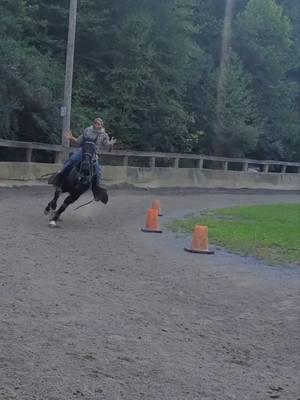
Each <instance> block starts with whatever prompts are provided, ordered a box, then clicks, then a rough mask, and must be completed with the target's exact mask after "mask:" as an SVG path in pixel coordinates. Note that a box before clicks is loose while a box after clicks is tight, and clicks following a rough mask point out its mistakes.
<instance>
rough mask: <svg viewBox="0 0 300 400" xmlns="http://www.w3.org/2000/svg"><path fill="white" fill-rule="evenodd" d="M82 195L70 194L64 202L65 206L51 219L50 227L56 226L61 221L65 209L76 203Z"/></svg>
mask: <svg viewBox="0 0 300 400" xmlns="http://www.w3.org/2000/svg"><path fill="white" fill-rule="evenodd" d="M79 196H80V194H70V195H69V196H68V197H67V198H66V199H65V200H64V202H63V204H62V205H61V206H60V207H59V209H58V210H57V211H56V212H55V214H54V215H53V217H52V218H51V220H50V222H49V226H53V227H55V226H56V222H57V220H58V219H59V217H60V215H61V214H62V213H63V212H64V211H65V209H66V208H67V207H68V206H69V205H70V204H72V203H74V201H76V200H77V199H78V198H79Z"/></svg>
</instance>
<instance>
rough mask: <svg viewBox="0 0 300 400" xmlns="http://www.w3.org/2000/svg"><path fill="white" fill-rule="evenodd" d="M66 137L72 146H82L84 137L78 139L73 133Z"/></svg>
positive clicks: (67, 134)
mask: <svg viewBox="0 0 300 400" xmlns="http://www.w3.org/2000/svg"><path fill="white" fill-rule="evenodd" d="M65 137H66V139H67V140H69V141H70V143H71V144H74V145H76V146H80V144H81V142H82V135H80V136H79V137H78V138H76V137H75V136H73V134H72V132H71V131H70V132H67V133H66V134H65Z"/></svg>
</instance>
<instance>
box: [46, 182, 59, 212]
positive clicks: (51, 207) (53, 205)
mask: <svg viewBox="0 0 300 400" xmlns="http://www.w3.org/2000/svg"><path fill="white" fill-rule="evenodd" d="M60 195H61V189H60V188H56V190H55V193H54V197H53V199H52V200H51V201H50V202H49V203H48V205H47V207H46V208H45V210H44V214H45V215H48V214H49V213H50V211H51V210H52V211H54V210H56V207H57V200H58V198H59V196H60Z"/></svg>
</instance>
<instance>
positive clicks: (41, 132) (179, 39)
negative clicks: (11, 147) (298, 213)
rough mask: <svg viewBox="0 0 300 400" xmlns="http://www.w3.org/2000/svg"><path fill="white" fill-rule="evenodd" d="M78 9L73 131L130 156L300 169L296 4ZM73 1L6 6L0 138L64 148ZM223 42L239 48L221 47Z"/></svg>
mask: <svg viewBox="0 0 300 400" xmlns="http://www.w3.org/2000/svg"><path fill="white" fill-rule="evenodd" d="M234 3H235V8H234V10H233V16H232V21H231V23H230V24H229V25H228V26H227V25H225V26H224V18H225V6H226V0H164V1H161V0H122V1H120V0H78V21H77V37H76V54H75V71H74V91H73V110H72V111H73V112H72V126H73V129H74V130H75V132H76V131H78V130H79V129H80V128H83V127H85V126H87V125H88V124H90V122H91V120H92V119H93V118H94V117H95V116H98V115H100V116H102V117H103V118H104V120H105V123H106V127H107V129H108V131H111V132H113V134H114V136H116V137H117V138H118V139H119V142H120V143H121V144H122V145H123V147H130V148H135V149H139V150H161V151H181V152H191V151H192V152H201V153H210V154H218V155H227V156H241V157H243V156H251V157H256V158H269V159H271V158H273V159H288V160H297V159H299V157H300V156H299V154H300V131H299V126H300V119H299V99H300V96H299V82H300V61H299V60H300V57H299V55H300V51H299V45H300V39H299V38H300V9H299V2H298V0H263V1H262V0H235V2H234ZM68 8H69V0H47V1H46V0H0V137H2V138H11V139H20V140H32V141H43V142H56V143H58V142H59V141H60V127H61V117H60V115H59V109H60V106H61V105H62V97H63V84H64V68H65V67H64V65H65V52H66V41H67V33H68V12H69V10H68ZM224 36H226V37H228V38H229V41H228V43H227V45H226V46H224V44H223V46H222V43H223V42H224V40H223V39H224Z"/></svg>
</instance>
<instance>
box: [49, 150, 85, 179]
mask: <svg viewBox="0 0 300 400" xmlns="http://www.w3.org/2000/svg"><path fill="white" fill-rule="evenodd" d="M81 159H82V150H81V149H78V150H76V151H75V152H74V153H73V154H72V155H71V157H70V158H69V159H68V160H67V161H66V162H65V164H64V166H63V169H62V170H61V171H59V172H58V173H57V174H56V175H55V177H54V179H53V180H52V181H49V183H51V184H53V185H54V186H56V187H60V186H61V185H62V181H63V178H64V177H65V176H67V175H68V174H69V172H70V171H71V169H72V167H73V165H76V164H79V163H80V161H81Z"/></svg>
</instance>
